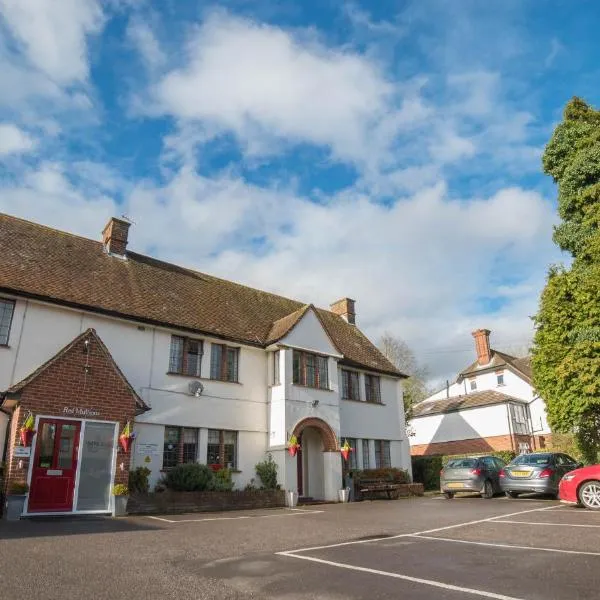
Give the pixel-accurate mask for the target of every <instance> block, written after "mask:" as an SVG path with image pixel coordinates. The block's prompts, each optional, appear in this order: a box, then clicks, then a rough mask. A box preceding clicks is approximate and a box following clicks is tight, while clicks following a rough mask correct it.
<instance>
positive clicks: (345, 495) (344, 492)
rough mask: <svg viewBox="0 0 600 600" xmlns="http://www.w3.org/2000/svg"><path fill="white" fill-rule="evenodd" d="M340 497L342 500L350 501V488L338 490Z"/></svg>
mask: <svg viewBox="0 0 600 600" xmlns="http://www.w3.org/2000/svg"><path fill="white" fill-rule="evenodd" d="M338 499H339V501H340V502H349V501H350V488H349V487H348V488H345V489H343V490H338Z"/></svg>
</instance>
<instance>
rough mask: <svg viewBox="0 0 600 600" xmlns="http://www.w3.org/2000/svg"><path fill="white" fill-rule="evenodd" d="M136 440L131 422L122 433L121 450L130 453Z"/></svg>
mask: <svg viewBox="0 0 600 600" xmlns="http://www.w3.org/2000/svg"><path fill="white" fill-rule="evenodd" d="M134 439H135V432H133V431H132V430H131V425H130V423H129V421H127V425H125V427H124V428H123V431H121V435H120V436H119V443H120V444H121V448H123V451H124V452H125V453H127V452H129V448H130V447H131V442H133V440H134Z"/></svg>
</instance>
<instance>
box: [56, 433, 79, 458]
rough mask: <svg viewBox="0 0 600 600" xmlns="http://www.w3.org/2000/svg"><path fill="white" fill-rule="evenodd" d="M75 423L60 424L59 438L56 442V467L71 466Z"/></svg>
mask: <svg viewBox="0 0 600 600" xmlns="http://www.w3.org/2000/svg"><path fill="white" fill-rule="evenodd" d="M76 429H77V427H76V426H75V425H61V427H60V440H59V442H58V461H57V464H56V468H57V469H72V468H73V450H74V447H75V431H76Z"/></svg>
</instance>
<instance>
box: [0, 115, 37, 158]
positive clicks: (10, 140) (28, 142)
mask: <svg viewBox="0 0 600 600" xmlns="http://www.w3.org/2000/svg"><path fill="white" fill-rule="evenodd" d="M36 145H37V141H36V140H35V139H34V138H32V137H31V136H30V135H29V134H27V133H26V132H24V131H22V130H21V129H19V128H18V127H17V126H16V125H13V124H12V123H0V157H2V156H8V155H10V154H23V153H25V152H29V151H31V150H33V149H34V148H35V147H36Z"/></svg>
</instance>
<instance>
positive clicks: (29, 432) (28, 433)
mask: <svg viewBox="0 0 600 600" xmlns="http://www.w3.org/2000/svg"><path fill="white" fill-rule="evenodd" d="M19 433H20V438H21V446H25V447H26V448H27V447H29V446H31V442H33V436H34V435H35V431H34V430H33V429H21V431H20V432H19Z"/></svg>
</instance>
